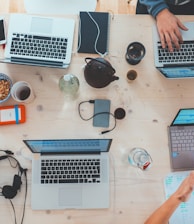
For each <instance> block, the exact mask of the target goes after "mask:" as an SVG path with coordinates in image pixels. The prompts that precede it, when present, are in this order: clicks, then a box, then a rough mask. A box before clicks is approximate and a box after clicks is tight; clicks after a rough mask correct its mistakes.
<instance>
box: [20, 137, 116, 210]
mask: <svg viewBox="0 0 194 224" xmlns="http://www.w3.org/2000/svg"><path fill="white" fill-rule="evenodd" d="M111 142H112V139H58V140H24V143H25V144H26V145H27V147H28V148H29V149H30V150H31V152H32V153H33V154H34V155H33V160H32V186H31V187H32V192H31V206H32V209H34V210H47V209H97V208H108V207H109V156H108V151H109V149H110V146H111Z"/></svg>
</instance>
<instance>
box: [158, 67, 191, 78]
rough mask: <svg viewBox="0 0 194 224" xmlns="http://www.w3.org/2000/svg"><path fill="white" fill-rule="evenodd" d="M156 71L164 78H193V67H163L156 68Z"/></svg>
mask: <svg viewBox="0 0 194 224" xmlns="http://www.w3.org/2000/svg"><path fill="white" fill-rule="evenodd" d="M158 70H159V71H160V72H161V73H162V74H163V75H164V76H165V77H166V78H189V77H190V78H192V77H194V66H191V67H186V66H185V67H182V66H181V67H179V66H178V67H168V68H167V67H163V68H158Z"/></svg>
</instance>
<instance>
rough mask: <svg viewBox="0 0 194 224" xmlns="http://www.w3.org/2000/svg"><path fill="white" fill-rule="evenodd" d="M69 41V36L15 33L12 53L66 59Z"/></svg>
mask: <svg viewBox="0 0 194 224" xmlns="http://www.w3.org/2000/svg"><path fill="white" fill-rule="evenodd" d="M67 41H68V40H67V38H60V37H47V36H35V35H27V34H21V33H13V35H12V43H11V49H10V54H11V55H17V56H30V57H38V58H44V59H45V58H46V59H61V60H64V59H65V58H66V50H67Z"/></svg>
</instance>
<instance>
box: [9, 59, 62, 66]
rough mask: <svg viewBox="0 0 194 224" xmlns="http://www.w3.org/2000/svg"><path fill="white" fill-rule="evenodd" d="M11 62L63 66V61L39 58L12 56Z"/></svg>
mask: <svg viewBox="0 0 194 224" xmlns="http://www.w3.org/2000/svg"><path fill="white" fill-rule="evenodd" d="M11 62H13V63H18V64H27V65H40V66H52V67H63V62H55V61H47V60H38V59H28V58H16V57H11Z"/></svg>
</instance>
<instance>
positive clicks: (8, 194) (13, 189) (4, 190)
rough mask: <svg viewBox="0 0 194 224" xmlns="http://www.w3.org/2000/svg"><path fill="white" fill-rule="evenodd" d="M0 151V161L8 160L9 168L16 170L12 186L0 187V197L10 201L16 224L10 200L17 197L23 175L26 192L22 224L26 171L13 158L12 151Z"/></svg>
mask: <svg viewBox="0 0 194 224" xmlns="http://www.w3.org/2000/svg"><path fill="white" fill-rule="evenodd" d="M0 151H1V152H4V153H5V155H3V156H0V160H4V159H8V160H9V163H10V165H11V167H13V168H18V174H15V175H14V177H13V183H12V185H5V186H3V187H0V189H1V192H0V194H1V196H4V197H5V198H6V199H9V200H10V203H11V205H12V208H13V211H14V216H15V223H16V224H17V221H16V214H15V208H14V205H13V203H12V201H11V199H13V198H14V197H15V196H16V195H17V192H18V191H19V190H20V188H21V185H22V180H21V179H22V175H23V174H24V175H25V180H26V191H25V198H24V207H23V214H22V219H21V224H22V223H23V220H24V214H25V205H26V196H27V169H24V168H22V166H21V165H20V163H19V161H18V160H17V159H16V158H15V157H14V156H13V155H14V153H13V152H12V151H10V150H2V149H0ZM13 162H14V163H16V164H13Z"/></svg>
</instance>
